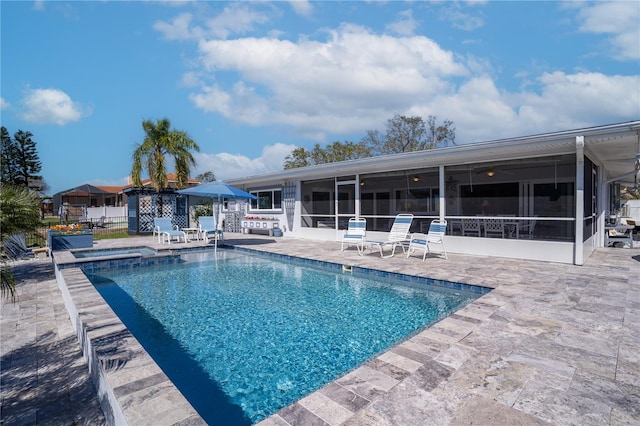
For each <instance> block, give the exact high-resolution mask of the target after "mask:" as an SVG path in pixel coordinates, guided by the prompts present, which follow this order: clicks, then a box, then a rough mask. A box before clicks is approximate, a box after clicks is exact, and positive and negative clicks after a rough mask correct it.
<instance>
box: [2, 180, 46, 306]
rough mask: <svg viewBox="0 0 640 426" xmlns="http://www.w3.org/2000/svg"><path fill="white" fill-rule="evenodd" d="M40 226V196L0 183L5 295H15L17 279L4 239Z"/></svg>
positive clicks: (22, 188)
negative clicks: (10, 263) (10, 264)
mask: <svg viewBox="0 0 640 426" xmlns="http://www.w3.org/2000/svg"><path fill="white" fill-rule="evenodd" d="M39 226H40V197H39V196H38V194H37V193H36V192H35V191H32V190H29V189H28V188H25V187H19V186H14V185H7V184H2V185H0V240H1V241H2V242H3V244H2V249H0V252H2V253H0V255H1V256H0V257H1V258H2V261H1V265H0V293H1V294H2V296H3V297H6V296H9V297H11V298H12V299H13V298H14V297H15V280H14V278H13V273H12V271H11V269H10V267H9V263H8V258H9V257H8V256H6V255H4V241H5V239H6V238H8V237H9V236H10V235H12V234H15V233H19V232H33V231H35V230H36V229H38V227H39Z"/></svg>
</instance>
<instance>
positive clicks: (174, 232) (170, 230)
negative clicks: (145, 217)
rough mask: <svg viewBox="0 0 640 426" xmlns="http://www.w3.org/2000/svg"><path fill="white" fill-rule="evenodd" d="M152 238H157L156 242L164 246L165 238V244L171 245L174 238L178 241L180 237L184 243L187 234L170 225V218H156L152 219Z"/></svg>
mask: <svg viewBox="0 0 640 426" xmlns="http://www.w3.org/2000/svg"><path fill="white" fill-rule="evenodd" d="M153 225H154V226H153V237H154V238H155V236H156V235H157V236H158V242H159V243H162V244H164V240H165V237H166V239H167V243H169V244H171V239H172V238H173V237H176V238H177V239H178V241H180V237H182V240H183V241H184V242H185V243H186V242H187V234H185V233H184V231H180V230H179V229H178V227H177V226H174V225H172V224H171V218H169V217H156V218H154V219H153Z"/></svg>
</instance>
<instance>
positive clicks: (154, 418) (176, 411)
mask: <svg viewBox="0 0 640 426" xmlns="http://www.w3.org/2000/svg"><path fill="white" fill-rule="evenodd" d="M54 265H55V266H54V267H55V274H56V279H57V282H58V286H59V288H60V290H61V292H62V295H63V299H64V302H65V306H66V307H67V311H68V312H69V316H70V318H71V322H72V324H73V327H74V329H75V330H76V333H77V337H78V340H79V342H80V346H81V350H82V353H83V355H84V358H85V360H86V362H87V364H88V366H89V372H90V375H91V378H92V380H93V382H94V385H95V387H96V388H97V393H98V399H99V401H100V405H101V407H102V409H103V411H104V414H105V417H106V420H107V423H108V424H114V425H125V424H131V425H133V424H153V425H162V424H183V425H186V424H189V425H198V424H201V425H205V424H206V423H205V422H204V421H203V420H202V418H200V416H199V415H198V413H197V412H196V411H195V409H194V408H193V407H192V406H191V404H190V403H189V402H188V401H187V400H186V399H185V398H184V396H183V395H182V393H180V391H179V390H178V389H177V388H176V387H175V386H174V385H173V383H172V382H171V380H169V378H168V377H167V376H166V374H165V373H164V372H163V371H162V370H161V369H160V367H158V365H157V364H156V363H155V361H154V360H153V359H152V358H151V357H150V356H149V355H148V354H147V352H146V351H145V350H144V348H143V347H142V346H141V345H140V343H139V342H138V341H137V339H136V338H135V337H134V336H133V335H131V333H130V332H129V330H128V329H127V328H126V326H125V325H124V324H123V323H122V321H121V320H120V318H118V316H117V315H116V314H115V313H114V312H113V310H112V309H111V308H110V307H109V305H108V304H107V303H106V302H104V300H103V299H102V296H100V294H99V293H98V291H97V290H96V289H95V287H94V286H93V284H91V282H90V281H89V280H88V279H87V277H86V275H85V274H84V272H83V271H82V270H81V269H80V268H67V269H59V268H58V266H57V265H56V264H55V262H54Z"/></svg>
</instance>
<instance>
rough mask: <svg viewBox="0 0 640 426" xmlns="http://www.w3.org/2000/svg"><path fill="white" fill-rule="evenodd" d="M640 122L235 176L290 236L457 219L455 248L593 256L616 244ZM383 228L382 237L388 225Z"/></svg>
mask: <svg viewBox="0 0 640 426" xmlns="http://www.w3.org/2000/svg"><path fill="white" fill-rule="evenodd" d="M639 132H640V121H632V122H627V123H620V124H612V125H605V126H598V127H591V128H585V129H577V130H568V131H562V132H554V133H545V134H539V135H533V136H524V137H517V138H509V139H501V140H495V141H489V142H478V143H471V144H465V145H458V146H452V147H446V148H439V149H433V150H426V151H417V152H409V153H402V154H395V155H387V156H378V157H371V158H364V159H359V160H351V161H343V162H337V163H330V164H322V165H317V166H311V167H303V168H297V169H290V170H284V171H282V172H276V173H270V174H265V175H259V176H249V177H245V178H238V179H230V180H229V181H228V182H229V183H230V184H232V185H235V186H238V187H240V188H242V189H244V190H245V191H248V192H251V193H253V194H255V195H257V196H258V200H257V201H253V202H252V203H251V206H250V208H249V211H248V213H247V214H250V215H254V216H274V217H277V218H279V219H280V226H281V228H284V230H285V231H286V232H285V236H293V237H298V238H310V239H318V240H332V241H338V240H339V239H340V237H341V235H342V230H343V229H346V226H347V223H348V219H349V218H350V217H364V218H366V219H367V236H369V237H371V238H375V237H376V236H379V237H383V236H384V234H383V232H386V231H388V230H389V226H390V224H391V222H392V221H393V218H394V217H395V216H396V215H397V214H398V213H412V214H413V215H414V222H413V226H412V229H411V232H424V231H426V230H427V229H428V225H429V223H430V222H431V221H432V220H433V219H446V220H447V222H448V229H447V233H448V235H447V236H446V245H447V251H448V252H450V253H461V254H477V255H490V256H502V257H512V258H523V259H536V260H547V261H554V262H564V263H574V264H577V265H582V264H583V263H584V261H585V260H586V259H587V258H588V257H589V256H590V254H591V253H592V251H593V250H594V249H595V248H596V247H601V246H603V244H604V221H605V212H607V211H611V210H613V209H614V206H612V205H611V204H612V200H613V199H615V195H616V194H614V191H615V188H616V187H619V185H617V183H627V184H628V183H631V184H633V182H634V176H635V175H636V174H637V173H638V168H639V167H640V163H639V162H640V159H639V157H638V156H639V155H640V154H639V153H640V142H639V136H638V133H639ZM376 234H377V235H376Z"/></svg>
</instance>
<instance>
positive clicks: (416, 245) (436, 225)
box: [407, 220, 448, 262]
mask: <svg viewBox="0 0 640 426" xmlns="http://www.w3.org/2000/svg"><path fill="white" fill-rule="evenodd" d="M446 232H447V221H446V220H434V221H432V222H431V224H430V225H429V233H428V234H427V235H425V234H423V233H415V234H412V235H411V238H410V240H409V247H408V248H407V258H408V257H409V256H411V254H413V253H414V252H415V251H416V250H423V251H424V253H423V254H422V261H423V262H424V259H425V258H426V257H427V253H431V249H430V247H429V246H430V245H431V244H441V245H442V251H443V253H444V258H445V259H448V257H447V250H446V249H445V248H444V234H445V233H446Z"/></svg>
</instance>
